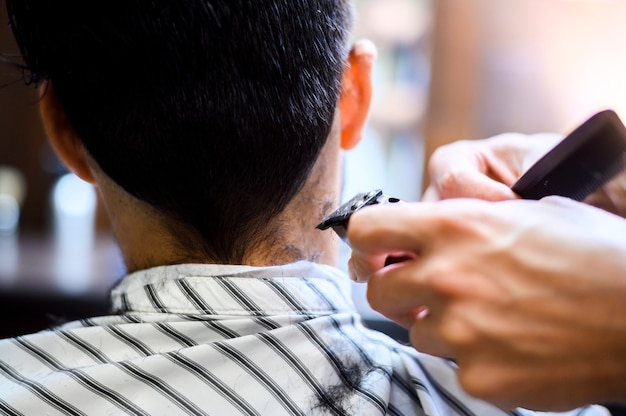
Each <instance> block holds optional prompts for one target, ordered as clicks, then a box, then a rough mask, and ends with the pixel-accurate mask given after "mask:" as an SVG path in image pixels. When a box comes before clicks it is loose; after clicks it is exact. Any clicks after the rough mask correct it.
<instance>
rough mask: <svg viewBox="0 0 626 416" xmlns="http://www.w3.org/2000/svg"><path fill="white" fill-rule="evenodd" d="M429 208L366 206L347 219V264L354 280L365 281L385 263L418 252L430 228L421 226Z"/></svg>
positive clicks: (406, 205) (413, 255) (419, 206)
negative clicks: (348, 248) (349, 254)
mask: <svg viewBox="0 0 626 416" xmlns="http://www.w3.org/2000/svg"><path fill="white" fill-rule="evenodd" d="M428 210H429V206H425V204H402V205H385V206H377V207H368V208H365V209H362V210H360V211H359V212H357V213H356V214H355V215H353V216H352V218H351V219H350V226H349V227H348V238H349V239H350V243H351V245H352V257H351V259H350V261H349V263H348V266H349V271H350V276H351V278H352V279H353V280H355V281H359V282H364V281H367V280H368V278H369V276H370V275H371V274H372V273H373V272H374V271H376V270H379V269H381V268H382V267H384V266H385V262H386V260H387V259H388V258H389V257H390V256H392V257H395V258H405V257H408V258H412V257H415V254H416V253H419V252H420V251H421V243H422V241H427V240H428V238H429V235H430V232H431V228H432V227H428V226H426V227H424V226H423V225H425V224H427V223H428V222H427V220H426V219H424V220H422V216H426V217H428V216H429V214H428Z"/></svg>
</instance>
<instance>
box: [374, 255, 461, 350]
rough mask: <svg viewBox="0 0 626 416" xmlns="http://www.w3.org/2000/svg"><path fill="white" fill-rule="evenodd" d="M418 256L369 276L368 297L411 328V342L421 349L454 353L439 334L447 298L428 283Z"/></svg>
mask: <svg viewBox="0 0 626 416" xmlns="http://www.w3.org/2000/svg"><path fill="white" fill-rule="evenodd" d="M421 268H422V265H421V262H420V260H419V259H413V260H408V261H405V262H402V263H398V264H394V265H391V266H388V267H386V268H384V269H382V270H379V271H378V272H376V273H374V274H373V275H372V277H371V278H370V280H369V283H368V288H367V299H368V302H369V304H370V306H372V308H374V309H375V310H377V311H378V312H380V313H381V314H383V315H384V316H386V317H387V318H389V319H391V320H393V321H395V322H396V323H398V324H399V325H401V326H403V327H404V328H407V329H409V339H410V341H411V345H413V346H414V347H415V348H417V349H418V350H420V351H422V352H425V353H428V354H432V355H438V356H440V357H447V358H452V357H453V351H452V350H451V349H450V348H449V346H448V344H446V343H445V341H444V340H443V338H442V337H441V335H440V333H439V332H440V327H441V317H442V316H443V314H444V313H445V310H444V308H445V304H446V302H445V299H444V298H442V297H441V295H440V294H438V293H437V292H435V291H433V290H432V289H431V288H430V287H429V285H428V278H427V275H425V274H423V273H422V271H421Z"/></svg>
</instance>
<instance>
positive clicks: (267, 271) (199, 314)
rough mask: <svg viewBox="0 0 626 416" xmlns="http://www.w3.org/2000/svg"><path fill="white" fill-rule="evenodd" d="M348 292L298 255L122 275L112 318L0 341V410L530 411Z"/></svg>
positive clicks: (590, 411) (337, 275)
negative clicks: (489, 392) (469, 390)
mask: <svg viewBox="0 0 626 416" xmlns="http://www.w3.org/2000/svg"><path fill="white" fill-rule="evenodd" d="M349 292H350V284H349V280H348V279H347V277H346V276H345V275H343V274H342V273H341V272H339V271H338V270H336V269H333V268H331V267H327V266H320V265H316V264H312V263H308V262H300V263H295V264H292V265H287V266H280V267H269V268H252V267H245V266H216V265H177V266H166V267H158V268H154V269H149V270H144V271H141V272H137V273H134V274H131V275H128V276H126V277H125V278H124V279H123V280H122V281H121V283H120V284H119V285H118V286H117V287H116V288H115V289H114V290H113V292H112V301H113V308H114V314H113V315H111V316H104V317H97V318H90V319H85V320H82V321H79V322H71V323H68V324H65V325H63V326H60V327H58V328H54V329H51V330H47V331H42V332H39V333H36V334H32V335H27V336H23V337H17V338H14V339H7V340H3V341H0V414H8V415H29V416H30V415H37V416H38V415H68V414H69V415H116V414H131V415H179V414H181V415H185V414H187V415H204V414H208V415H220V416H221V415H270V416H280V415H383V414H389V415H411V416H414V415H432V416H435V415H480V416H489V415H505V414H524V415H525V414H531V413H530V412H525V411H521V410H520V411H518V412H513V413H507V412H503V411H500V410H498V409H496V408H494V407H491V406H489V405H487V404H485V403H484V402H481V401H478V400H475V399H472V398H470V397H468V396H467V395H466V394H464V393H463V392H462V391H461V389H460V388H459V386H458V384H457V381H456V377H455V369H454V366H453V365H451V363H449V362H447V361H445V360H441V359H437V358H434V357H431V356H427V355H423V354H420V353H418V352H416V351H415V350H413V349H412V348H410V347H406V346H402V345H399V344H398V343H396V342H395V341H393V340H391V339H390V338H388V337H386V336H385V335H383V334H380V333H378V332H375V331H370V330H367V329H365V328H364V327H363V325H362V323H361V321H360V318H359V316H358V314H357V313H356V311H355V308H354V306H353V304H352V301H351V299H350V293H349ZM573 414H580V415H585V416H589V415H605V414H607V413H604V412H603V410H602V409H599V408H594V407H590V408H586V409H581V410H579V411H578V413H573Z"/></svg>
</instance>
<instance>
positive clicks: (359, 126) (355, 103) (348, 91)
mask: <svg viewBox="0 0 626 416" xmlns="http://www.w3.org/2000/svg"><path fill="white" fill-rule="evenodd" d="M376 56H377V52H376V47H375V46H374V44H373V43H372V42H370V41H367V40H361V41H358V42H357V43H356V44H355V45H354V47H353V48H352V50H351V51H350V56H349V57H348V65H347V67H346V69H345V70H344V73H343V78H342V91H341V97H340V99H339V112H340V118H341V148H342V149H344V150H350V149H352V148H353V147H354V146H356V145H357V144H358V143H359V141H360V140H361V137H362V135H363V128H364V127H365V123H366V122H367V118H368V116H369V111H370V105H371V103H372V83H373V80H372V75H373V71H374V62H375V61H376Z"/></svg>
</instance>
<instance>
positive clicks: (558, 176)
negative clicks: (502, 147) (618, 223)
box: [511, 110, 626, 201]
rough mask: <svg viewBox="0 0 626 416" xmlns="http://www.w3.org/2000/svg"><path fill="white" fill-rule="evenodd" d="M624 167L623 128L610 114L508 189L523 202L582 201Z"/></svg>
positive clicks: (595, 119) (625, 143) (625, 136)
mask: <svg viewBox="0 0 626 416" xmlns="http://www.w3.org/2000/svg"><path fill="white" fill-rule="evenodd" d="M624 167H626V128H625V127H624V125H623V124H622V122H621V120H620V119H619V117H618V116H617V114H615V112H614V111H612V110H605V111H602V112H599V113H597V114H595V115H594V116H593V117H591V118H590V119H588V120H587V121H585V122H584V123H583V124H581V125H580V126H579V127H578V128H576V129H575V130H574V131H573V132H571V133H570V134H569V135H568V136H567V137H565V138H564V139H563V140H562V141H561V142H559V144H557V145H556V146H555V147H554V148H553V149H552V150H550V151H549V152H548V153H546V154H545V155H544V156H543V157H542V158H541V159H539V160H538V161H537V162H536V163H535V164H534V165H533V166H532V167H531V168H530V169H528V171H527V172H526V173H524V175H522V177H520V178H519V179H518V180H517V182H515V184H513V186H512V187H511V189H512V190H513V192H515V193H516V194H518V195H519V196H521V197H522V198H524V199H541V198H543V197H545V196H549V195H559V196H564V197H567V198H571V199H574V200H576V201H582V200H583V199H585V198H586V197H587V196H589V195H590V194H591V193H593V192H594V191H595V190H597V189H598V188H600V187H601V186H602V185H604V184H605V183H606V182H608V181H609V180H610V179H611V178H613V177H614V176H615V175H617V174H618V173H619V172H620V171H622V170H623V169H624Z"/></svg>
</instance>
